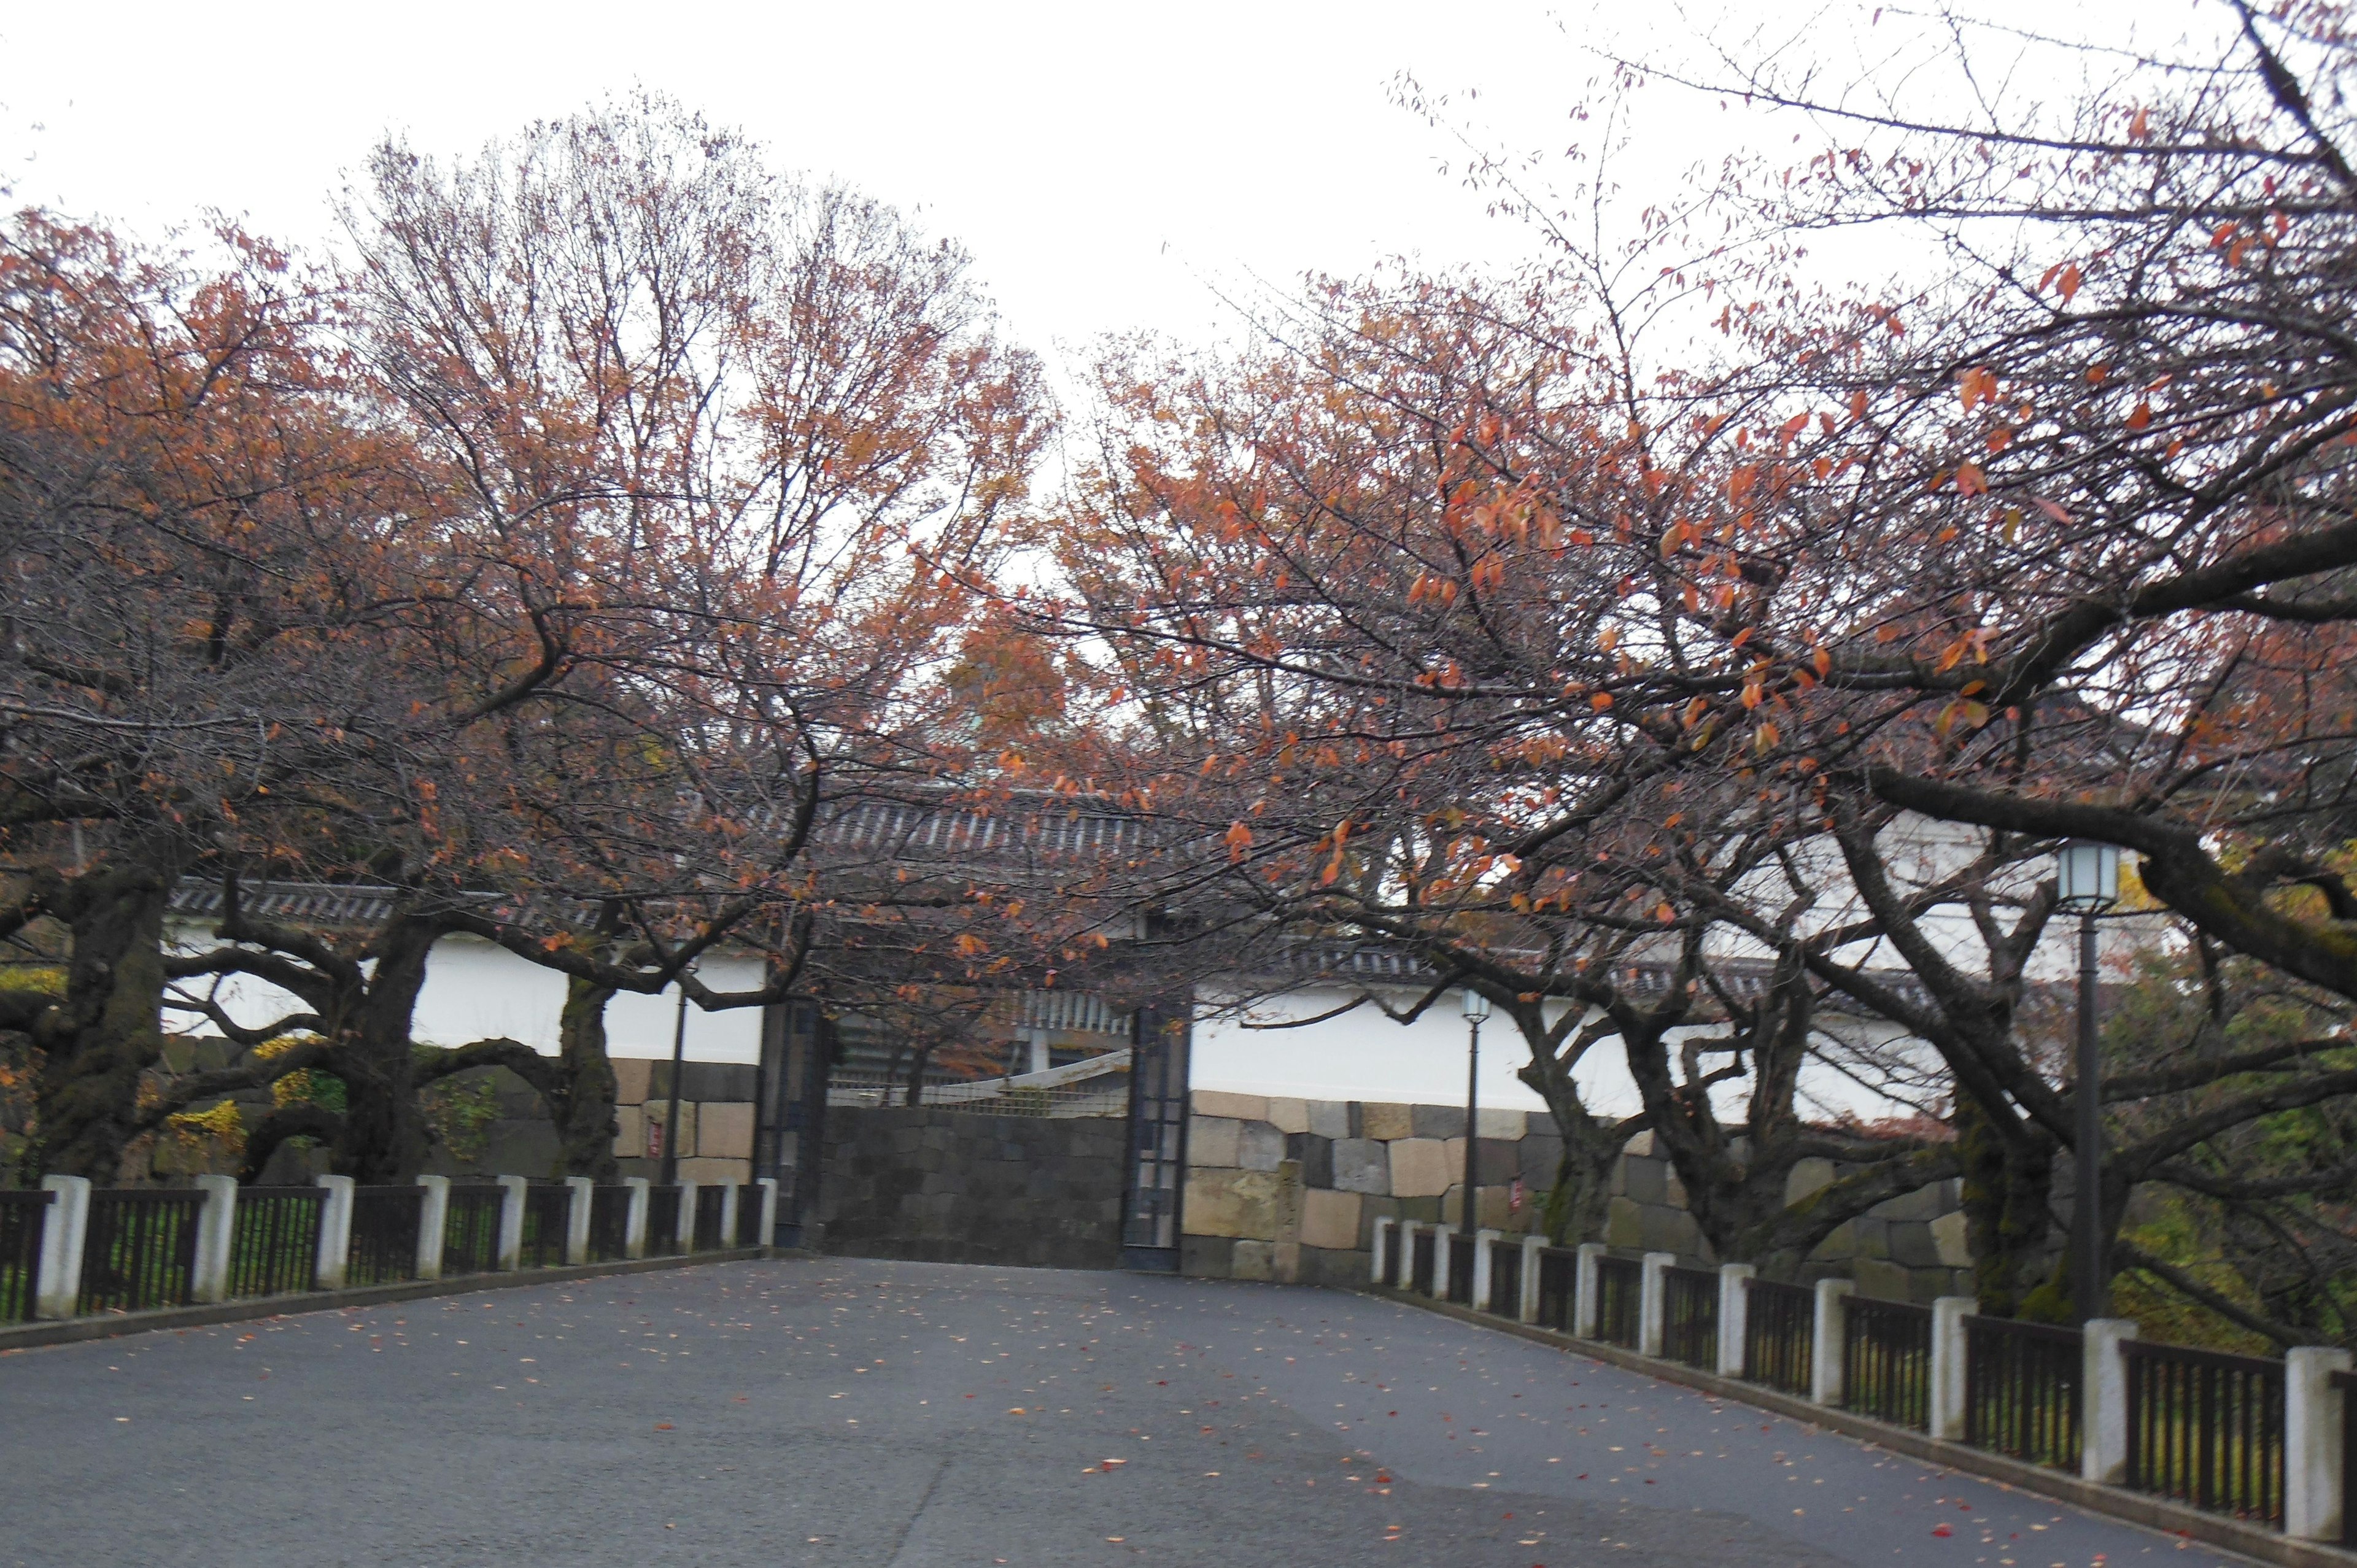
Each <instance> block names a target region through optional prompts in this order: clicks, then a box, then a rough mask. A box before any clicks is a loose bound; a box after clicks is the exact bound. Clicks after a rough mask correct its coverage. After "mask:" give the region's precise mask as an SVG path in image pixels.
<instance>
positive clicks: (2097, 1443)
mask: <svg viewBox="0 0 2357 1568" xmlns="http://www.w3.org/2000/svg"><path fill="white" fill-rule="evenodd" d="M2082 1332H2083V1334H2084V1335H2085V1336H2086V1337H2085V1338H2084V1339H2083V1340H2082V1341H2081V1345H2082V1347H2083V1354H2084V1355H2085V1357H2086V1360H2085V1362H2084V1363H2083V1366H2082V1368H2081V1370H2080V1373H2079V1388H2080V1394H2079V1401H2080V1409H2081V1412H2082V1419H2083V1420H2084V1421H2085V1422H2086V1423H2087V1425H2086V1431H2085V1433H2084V1434H2083V1435H2082V1437H2081V1438H2080V1441H2079V1475H2080V1478H2081V1479H2083V1480H2088V1481H2108V1482H2110V1483H2111V1484H2112V1485H2114V1486H2117V1485H2119V1484H2120V1483H2121V1482H2122V1481H2125V1480H2126V1479H2127V1474H2128V1359H2127V1356H2126V1353H2125V1352H2123V1351H2122V1350H2121V1349H2120V1343H2121V1341H2123V1340H2127V1339H2133V1338H2135V1337H2136V1324H2135V1323H2134V1321H2132V1320H2131V1319H2128V1318H2125V1317H2091V1318H2089V1319H2088V1320H2087V1326H2086V1327H2085V1328H2084V1329H2083V1330H2082Z"/></svg>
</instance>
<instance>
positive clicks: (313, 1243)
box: [229, 1187, 328, 1296]
mask: <svg viewBox="0 0 2357 1568" xmlns="http://www.w3.org/2000/svg"><path fill="white" fill-rule="evenodd" d="M327 1198H328V1195H327V1193H326V1192H325V1191H323V1190H322V1189H320V1188H318V1187H240V1188H238V1193H237V1208H236V1209H235V1210H234V1211H233V1212H232V1214H231V1222H230V1242H229V1294H231V1295H232V1296H253V1295H285V1294H288V1293H289V1292H292V1291H298V1290H309V1289H310V1288H311V1287H312V1286H313V1285H315V1284H317V1283H318V1274H319V1219H320V1215H321V1211H322V1210H323V1209H324V1208H326V1207H327Z"/></svg>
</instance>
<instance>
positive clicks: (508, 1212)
mask: <svg viewBox="0 0 2357 1568" xmlns="http://www.w3.org/2000/svg"><path fill="white" fill-rule="evenodd" d="M494 1179H496V1180H497V1181H498V1182H499V1184H500V1187H504V1188H506V1189H507V1190H506V1196H505V1197H503V1198H502V1199H501V1201H500V1255H499V1257H498V1258H497V1259H496V1260H495V1261H494V1262H493V1263H492V1267H494V1268H496V1269H498V1270H499V1271H500V1273H512V1272H513V1271H515V1270H517V1269H520V1268H522V1267H523V1195H524V1189H525V1188H526V1187H530V1186H531V1185H532V1184H531V1183H530V1182H528V1181H526V1180H524V1178H523V1177H522V1176H499V1177H496V1178H494Z"/></svg>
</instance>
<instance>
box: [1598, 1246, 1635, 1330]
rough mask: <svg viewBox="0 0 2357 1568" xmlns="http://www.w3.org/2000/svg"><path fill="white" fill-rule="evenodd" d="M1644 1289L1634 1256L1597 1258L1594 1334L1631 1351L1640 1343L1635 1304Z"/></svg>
mask: <svg viewBox="0 0 2357 1568" xmlns="http://www.w3.org/2000/svg"><path fill="white" fill-rule="evenodd" d="M1643 1291H1644V1271H1643V1266H1642V1265H1641V1264H1640V1263H1639V1262H1637V1260H1636V1259H1634V1258H1612V1257H1604V1258H1598V1259H1597V1260H1596V1337H1598V1339H1601V1340H1603V1341H1604V1342H1605V1343H1606V1344H1608V1345H1618V1346H1620V1347H1621V1348H1624V1349H1629V1350H1634V1349H1635V1348H1637V1346H1638V1344H1639V1332H1640V1329H1639V1324H1638V1320H1637V1306H1638V1301H1639V1298H1640V1296H1641V1294H1643Z"/></svg>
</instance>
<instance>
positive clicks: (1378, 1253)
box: [1367, 1214, 1399, 1285]
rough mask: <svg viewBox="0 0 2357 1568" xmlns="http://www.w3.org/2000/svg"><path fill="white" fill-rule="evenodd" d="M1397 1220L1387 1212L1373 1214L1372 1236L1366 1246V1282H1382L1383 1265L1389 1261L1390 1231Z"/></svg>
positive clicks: (1391, 1243)
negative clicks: (1373, 1227)
mask: <svg viewBox="0 0 2357 1568" xmlns="http://www.w3.org/2000/svg"><path fill="white" fill-rule="evenodd" d="M1398 1224H1399V1221H1397V1220H1396V1219H1393V1218H1392V1217H1391V1216H1390V1215H1388V1214H1378V1215H1376V1216H1375V1229H1374V1237H1373V1240H1372V1241H1370V1242H1369V1243H1368V1247H1367V1283H1369V1284H1376V1285H1379V1284H1381V1283H1383V1267H1384V1265H1385V1264H1387V1263H1389V1262H1391V1256H1392V1254H1391V1248H1392V1245H1393V1242H1392V1232H1393V1230H1394V1229H1395V1228H1396V1227H1397V1226H1398Z"/></svg>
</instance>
